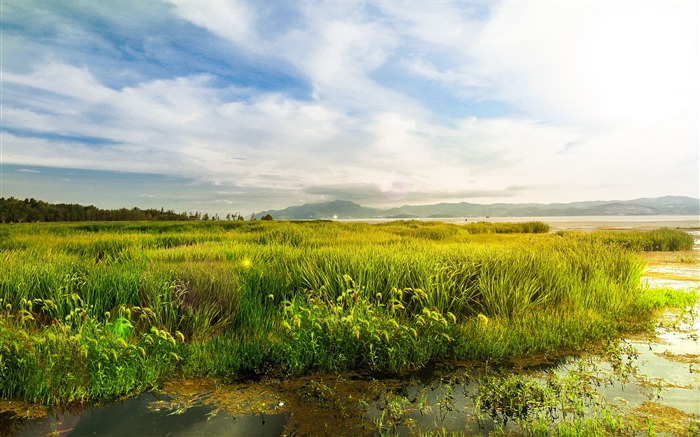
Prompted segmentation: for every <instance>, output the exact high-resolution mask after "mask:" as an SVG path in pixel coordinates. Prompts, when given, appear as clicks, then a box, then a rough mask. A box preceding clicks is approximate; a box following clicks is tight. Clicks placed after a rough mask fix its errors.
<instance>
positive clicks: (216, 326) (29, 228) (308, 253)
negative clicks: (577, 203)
mask: <svg viewBox="0 0 700 437" xmlns="http://www.w3.org/2000/svg"><path fill="white" fill-rule="evenodd" d="M547 230H548V229H547V228H546V225H545V226H542V225H541V224H538V223H532V224H482V223H475V224H468V225H451V224H446V223H431V222H418V221H407V222H390V223H382V224H377V225H371V224H367V223H337V222H303V223H296V222H236V223H216V222H211V223H149V224H143V223H90V224H52V225H36V224H28V225H12V226H7V227H1V228H0V237H1V238H0V302H2V306H1V307H0V380H2V381H3V384H1V387H0V396H3V397H18V398H23V399H27V400H31V401H36V402H44V403H54V404H55V403H67V402H73V401H86V400H96V399H102V398H109V397H113V396H118V395H121V394H125V393H130V392H133V391H139V390H143V389H145V388H147V387H149V386H152V385H157V384H158V383H159V381H160V379H161V378H164V377H167V376H172V375H174V374H176V373H179V374H183V375H190V376H195V375H197V376H201V375H217V376H222V377H235V375H237V374H239V373H240V372H265V371H270V369H275V370H274V371H276V372H289V373H300V372H307V371H310V370H314V369H317V370H323V369H353V368H366V369H371V370H376V371H392V372H395V371H401V370H404V369H408V368H418V367H421V366H423V365H425V363H427V362H428V361H429V360H433V359H450V358H458V359H464V358H488V359H502V358H505V357H508V356H510V355H513V354H522V353H529V352H533V351H542V350H546V349H550V348H556V347H575V346H577V345H580V344H581V343H583V342H586V341H591V340H595V339H600V338H605V337H606V336H610V335H615V334H616V333H619V332H620V331H621V330H624V329H626V328H629V327H631V326H639V325H640V322H639V321H640V320H642V321H643V320H645V318H648V316H649V314H650V313H651V311H652V310H653V309H654V308H656V307H657V306H658V305H659V298H658V296H657V297H648V296H647V294H645V293H647V292H645V291H644V290H643V289H640V288H639V280H640V277H641V274H642V269H643V264H642V261H641V260H640V258H638V257H637V256H636V254H635V253H634V252H633V250H632V249H634V250H646V248H648V247H652V248H659V247H660V248H665V249H668V250H678V248H681V247H685V246H683V245H684V244H685V245H687V242H685V241H686V240H687V238H686V237H685V236H683V235H681V234H683V233H679V231H672V230H661V231H659V232H644V233H634V232H633V233H625V232H615V233H591V234H579V233H568V232H567V233H560V234H549V233H546V232H547ZM691 240H692V239H691ZM666 301H667V302H668V301H670V300H668V299H667V300H666Z"/></svg>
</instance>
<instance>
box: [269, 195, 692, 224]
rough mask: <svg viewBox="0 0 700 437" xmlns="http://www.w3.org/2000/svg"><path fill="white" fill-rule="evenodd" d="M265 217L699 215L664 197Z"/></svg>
mask: <svg viewBox="0 0 700 437" xmlns="http://www.w3.org/2000/svg"><path fill="white" fill-rule="evenodd" d="M267 214H270V215H271V216H272V218H274V219H276V220H316V219H374V218H376V219H411V218H460V217H465V218H467V217H474V218H478V217H551V216H611V215H617V216H625V215H627V216H633V215H700V200H698V199H694V198H692V197H685V196H664V197H655V198H640V199H634V200H609V201H606V200H600V201H586V202H572V203H549V204H542V203H492V204H487V205H483V204H478V203H469V202H459V203H437V204H433V205H404V206H400V207H396V208H388V209H379V208H369V207H364V206H361V205H358V204H357V203H354V202H350V201H346V200H335V201H332V202H324V203H307V204H304V205H299V206H290V207H288V208H285V209H281V210H268V211H261V212H259V213H256V215H257V216H258V217H263V216H265V215H267Z"/></svg>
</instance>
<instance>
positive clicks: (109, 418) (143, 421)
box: [15, 393, 287, 437]
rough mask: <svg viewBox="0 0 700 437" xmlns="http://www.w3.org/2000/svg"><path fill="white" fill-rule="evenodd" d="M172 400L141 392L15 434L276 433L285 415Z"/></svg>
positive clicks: (62, 413)
mask: <svg viewBox="0 0 700 437" xmlns="http://www.w3.org/2000/svg"><path fill="white" fill-rule="evenodd" d="M174 399H175V398H173V397H172V396H169V395H166V394H163V393H147V394H142V395H139V396H136V397H133V398H130V399H128V400H125V401H122V402H116V403H112V404H109V405H105V406H100V407H93V408H85V409H84V410H82V411H81V410H67V411H53V412H52V413H51V414H49V416H48V417H47V418H45V419H42V420H32V421H27V422H26V423H25V424H24V425H23V426H20V427H19V429H18V430H16V432H15V435H17V436H21V437H24V436H27V437H29V436H57V437H62V436H70V437H80V436H95V435H99V436H114V437H123V436H142V435H148V436H173V437H178V436H183V437H184V436H193V435H214V436H218V435H227V436H251V435H275V436H278V435H281V434H282V431H283V429H284V425H285V423H286V421H287V415H285V414H275V415H257V416H253V415H250V416H242V417H234V416H232V415H231V414H228V413H225V412H215V409H214V407H213V406H211V405H203V404H195V405H190V406H188V408H185V409H182V410H173V409H172V408H167V406H169V404H170V403H172V401H173V400H174Z"/></svg>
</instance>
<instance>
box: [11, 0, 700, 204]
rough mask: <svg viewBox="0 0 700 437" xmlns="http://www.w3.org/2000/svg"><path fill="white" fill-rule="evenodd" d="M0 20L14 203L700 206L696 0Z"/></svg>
mask: <svg viewBox="0 0 700 437" xmlns="http://www.w3.org/2000/svg"><path fill="white" fill-rule="evenodd" d="M0 5H1V8H2V9H1V13H2V14H1V15H2V17H1V21H2V29H1V31H2V41H1V44H2V66H1V73H2V77H1V83H2V127H1V130H0V134H1V138H0V140H1V144H2V147H1V150H0V156H1V164H0V169H1V170H2V172H1V173H2V174H1V175H0V183H1V187H0V191H2V193H0V194H1V195H2V196H4V197H9V196H15V197H19V198H25V197H35V198H38V199H42V200H46V201H50V202H76V203H83V204H94V205H97V206H100V207H107V208H112V207H131V206H140V207H155V208H160V207H165V208H166V209H169V208H172V209H174V210H176V211H192V210H201V211H204V210H206V211H210V212H220V213H223V214H226V213H228V212H235V211H240V212H242V213H244V214H246V215H247V214H249V213H251V212H254V211H260V210H263V209H278V208H283V207H286V206H290V205H296V204H301V203H307V202H323V201H330V200H336V199H342V200H352V201H355V202H358V203H360V204H363V205H366V206H374V207H388V206H398V205H403V204H425V203H437V202H460V201H469V202H475V203H492V202H513V203H522V202H542V203H550V202H568V201H579V200H599V199H602V200H611V199H631V198H636V197H655V196H663V195H687V196H692V197H699V193H698V191H699V189H700V188H699V185H700V169H699V167H700V164H699V162H700V158H699V156H698V154H699V153H698V150H699V147H698V146H699V135H700V126H699V121H698V120H699V119H700V107H699V101H700V98H699V97H700V87H699V85H698V83H699V80H698V77H700V72H699V71H698V58H699V57H700V48H699V41H700V35H699V33H698V23H699V20H698V18H699V14H700V12H699V10H698V3H697V2H696V1H690V0H688V1H673V0H658V1H654V0H652V1H626V0H613V1H608V2H600V1H592V0H591V1H575V0H570V1H562V2H550V1H534V0H533V1H524V0H513V1H503V2H486V1H477V2H468V1H427V0H423V1H350V0H346V1H340V2H337V1H312V0H308V1H279V2H272V1H270V2H267V1H265V2H259V1H242V0H205V1H194V0H192V1H185V0H170V1H164V0H163V1H159V0H153V1H147V2H144V1H140V0H117V1H111V2H103V1H97V0H83V1H80V0H74V1H62V2H46V1H40V0H36V1H35V0H3V1H2V3H0Z"/></svg>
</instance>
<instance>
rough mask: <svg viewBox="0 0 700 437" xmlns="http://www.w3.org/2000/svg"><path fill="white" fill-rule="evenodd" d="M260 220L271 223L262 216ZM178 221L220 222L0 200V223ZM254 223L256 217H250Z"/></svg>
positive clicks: (158, 212) (203, 216)
mask: <svg viewBox="0 0 700 437" xmlns="http://www.w3.org/2000/svg"><path fill="white" fill-rule="evenodd" d="M225 219H226V220H243V216H242V215H241V214H240V213H238V212H235V213H229V214H226V217H225ZM262 219H263V220H271V219H272V217H271V216H269V215H268V216H265V217H263V218H262ZM178 220H220V218H219V215H218V214H209V213H206V212H205V213H201V212H199V211H196V212H180V213H177V212H175V211H173V210H171V209H169V210H167V211H166V210H164V209H163V208H161V209H154V208H149V209H140V208H136V207H134V208H131V209H129V208H119V209H101V208H97V207H96V206H93V205H88V206H84V205H79V204H76V203H48V202H44V201H42V200H36V199H24V200H21V199H16V198H14V197H8V198H4V197H0V223H26V222H80V221H178ZM251 220H255V214H253V215H252V216H251Z"/></svg>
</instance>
